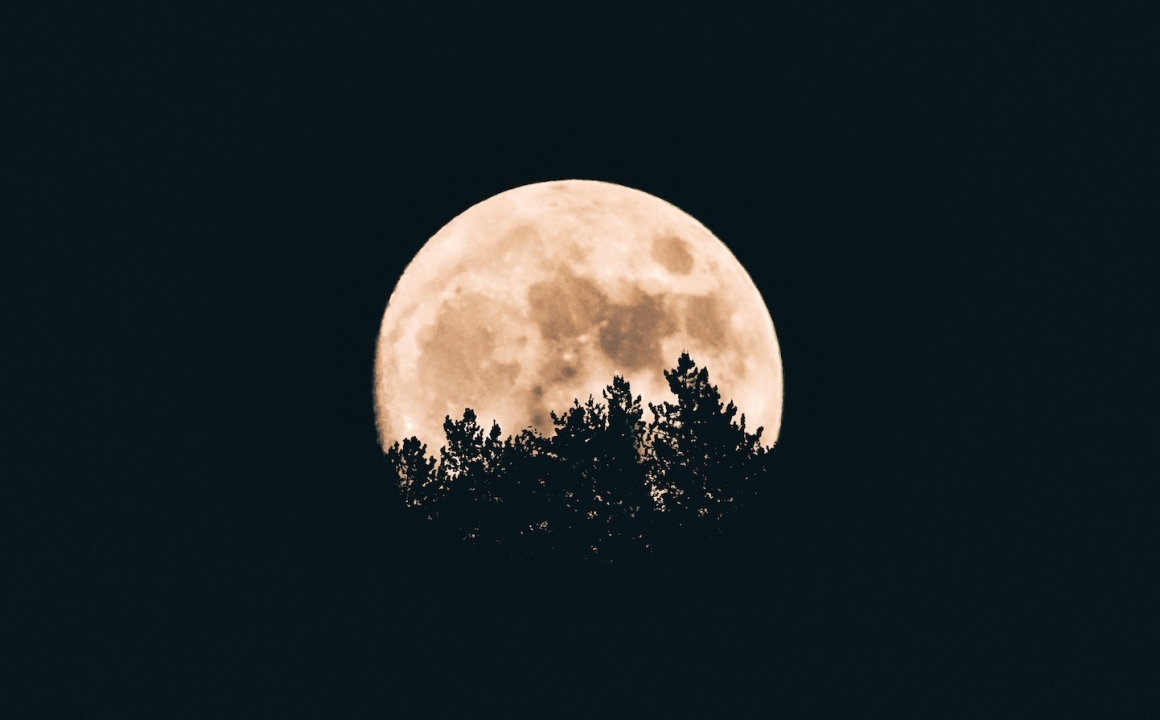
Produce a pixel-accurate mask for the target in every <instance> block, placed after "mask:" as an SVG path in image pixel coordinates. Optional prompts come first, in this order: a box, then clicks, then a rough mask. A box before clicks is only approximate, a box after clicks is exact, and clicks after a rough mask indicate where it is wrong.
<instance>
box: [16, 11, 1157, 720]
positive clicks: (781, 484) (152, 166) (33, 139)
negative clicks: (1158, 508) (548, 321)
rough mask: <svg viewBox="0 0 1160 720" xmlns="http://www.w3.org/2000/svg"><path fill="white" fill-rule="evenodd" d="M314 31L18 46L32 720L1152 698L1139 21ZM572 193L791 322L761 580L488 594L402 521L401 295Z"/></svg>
mask: <svg viewBox="0 0 1160 720" xmlns="http://www.w3.org/2000/svg"><path fill="white" fill-rule="evenodd" d="M282 5H283V6H281V7H271V8H267V9H261V10H258V9H247V10H242V9H237V8H234V9H231V10H227V11H224V12H220V11H211V10H208V9H203V8H201V7H190V8H187V9H185V10H182V11H174V10H170V9H164V10H163V9H154V10H152V11H146V12H142V13H137V12H132V13H131V12H127V11H118V10H115V9H112V8H105V9H95V8H87V9H82V8H71V9H69V10H68V11H67V12H66V11H64V10H60V11H59V12H55V11H44V12H43V13H42V14H40V15H37V16H36V17H33V16H31V15H25V16H22V17H21V16H18V17H16V18H15V22H14V25H15V27H17V28H18V30H19V34H20V40H19V42H17V43H15V44H8V45H7V47H6V48H5V49H4V50H2V51H0V53H3V55H2V57H3V58H4V60H3V62H4V65H5V66H6V67H8V68H14V69H15V70H16V72H14V73H11V78H10V80H8V81H5V82H6V87H8V88H9V91H10V92H8V97H9V100H8V101H7V102H6V104H7V105H8V107H6V108H5V111H4V117H5V118H6V119H5V125H6V126H7V130H6V131H5V133H4V134H5V135H6V138H5V139H4V140H3V148H4V155H5V157H6V158H7V159H8V160H7V161H6V163H5V164H6V165H7V166H8V168H10V169H9V170H6V171H5V173H4V177H3V182H4V186H5V188H6V189H5V195H6V204H7V205H8V206H9V207H10V209H13V210H14V212H12V213H6V214H7V216H8V217H9V218H11V220H10V221H7V220H6V221H5V223H4V224H5V226H6V228H5V230H4V234H5V235H6V236H8V238H9V239H13V238H14V239H15V242H14V243H12V248H11V249H10V250H5V254H6V255H7V254H8V253H9V252H10V251H11V250H14V255H13V256H12V258H11V260H6V261H5V262H4V267H3V269H2V270H0V273H2V277H3V283H4V286H5V289H4V292H5V295H6V296H7V297H10V299H9V300H6V301H5V302H6V306H7V307H8V308H9V310H7V311H6V313H5V314H6V316H7V317H6V322H5V324H6V325H9V326H10V327H9V329H7V330H6V334H7V335H8V336H9V337H10V338H14V339H13V340H11V341H10V342H9V343H6V345H7V346H8V348H9V349H8V350H7V352H8V354H9V355H10V359H14V360H15V361H16V363H17V367H18V368H19V370H18V372H16V373H14V374H12V375H11V377H13V378H15V379H16V381H15V382H14V383H12V386H11V387H10V388H8V389H6V391H5V392H6V394H8V395H9V396H10V398H11V402H10V403H8V404H9V406H10V407H11V408H15V409H16V411H15V412H12V413H6V415H7V417H6V418H5V428H4V431H5V437H6V440H5V445H6V446H7V447H8V448H11V449H12V451H11V452H10V453H9V451H8V450H6V454H10V455H11V456H12V457H14V458H16V459H17V461H18V462H17V465H18V468H19V470H18V472H15V473H12V474H11V475H10V476H9V478H10V479H8V480H6V481H5V483H6V484H7V485H8V486H9V493H10V495H11V496H12V498H11V502H10V503H8V507H9V508H15V516H14V517H13V519H12V521H11V522H9V523H7V527H8V528H9V529H10V530H11V532H12V533H13V536H12V538H11V541H10V542H9V544H8V548H10V549H11V552H9V553H8V555H9V557H10V558H11V560H12V562H13V565H12V567H13V573H14V574H13V575H11V576H10V577H14V578H17V581H16V583H15V584H16V586H17V590H16V591H15V592H16V594H17V596H18V599H20V600H21V601H22V603H23V604H22V608H24V609H25V610H27V616H26V617H27V618H28V619H27V622H24V621H23V619H22V620H21V626H22V627H24V628H26V629H28V631H29V633H28V636H27V637H28V639H27V641H26V640H25V636H24V635H23V634H21V635H19V636H18V642H16V643H15V645H13V644H11V643H8V646H9V648H12V647H16V648H18V652H17V653H16V654H15V655H14V658H15V666H16V667H18V668H19V671H20V674H19V677H20V678H21V680H20V687H22V688H23V689H25V690H27V697H28V698H29V699H30V701H32V702H34V703H35V707H36V708H38V709H37V711H36V712H33V713H30V714H27V715H20V716H23V717H60V716H62V708H64V707H70V708H71V707H72V706H73V705H74V704H75V705H76V706H79V707H81V708H89V709H94V712H93V714H94V715H95V714H97V713H96V712H95V709H100V708H105V707H108V708H117V709H118V711H119V712H120V713H121V714H123V715H136V714H141V715H150V716H154V717H159V716H171V715H180V714H181V713H183V712H187V711H188V712H190V713H191V714H194V715H198V716H201V717H205V716H207V715H221V714H222V713H224V714H226V715H229V714H232V713H234V712H239V713H241V714H245V715H247V716H251V717H259V716H263V714H264V712H265V711H266V710H267V709H271V710H270V713H269V714H271V715H277V716H279V717H283V716H286V715H287V714H293V713H295V712H305V713H306V714H307V715H309V716H313V717H319V716H363V715H371V714H373V715H376V716H383V715H385V716H388V717H391V716H421V715H428V714H430V715H441V714H444V713H446V714H450V715H458V716H463V715H464V713H466V712H469V711H473V712H474V713H476V714H483V715H496V714H498V712H497V711H495V710H489V708H515V707H519V706H524V707H527V708H528V709H529V710H530V711H537V712H538V714H541V715H546V716H552V717H555V716H568V715H570V714H573V713H574V714H575V715H576V716H588V717H591V716H594V715H598V714H608V713H612V712H618V710H616V709H618V708H628V709H630V710H632V709H635V710H636V711H637V712H641V711H642V710H641V709H646V708H652V709H653V711H656V710H660V711H663V712H665V713H666V714H673V713H675V714H678V715H679V714H682V713H686V712H688V713H691V714H693V715H698V716H700V715H705V714H712V715H720V716H732V715H744V714H747V713H749V712H750V711H752V714H753V715H754V716H762V717H767V716H787V717H828V716H842V717H855V716H864V715H880V714H884V713H887V714H894V713H897V714H900V715H912V714H913V715H917V716H925V717H930V716H932V715H933V716H942V715H944V714H945V713H943V712H942V711H943V710H945V709H950V710H951V711H952V712H955V711H956V710H957V711H958V712H963V713H964V714H971V715H974V716H998V715H996V713H999V714H1002V712H1006V713H1008V714H1010V715H1021V714H1024V713H1026V712H1030V710H1031V709H1033V708H1036V707H1042V706H1043V704H1044V703H1046V702H1049V701H1050V702H1055V701H1058V700H1060V699H1061V698H1062V699H1064V700H1066V701H1067V702H1069V703H1070V704H1071V706H1072V707H1073V708H1081V709H1082V708H1087V709H1089V710H1091V711H1092V712H1095V711H1096V709H1097V708H1104V707H1106V706H1105V703H1107V702H1112V701H1115V699H1116V698H1119V699H1120V700H1119V701H1123V699H1124V698H1127V697H1131V695H1132V693H1133V692H1134V690H1135V689H1137V688H1138V687H1141V686H1142V682H1143V681H1142V679H1143V678H1144V677H1146V674H1145V672H1146V670H1147V667H1148V666H1147V665H1146V664H1141V663H1140V662H1137V660H1136V658H1137V655H1136V654H1135V651H1136V649H1137V646H1136V645H1134V644H1133V642H1132V641H1131V640H1130V639H1129V638H1131V637H1134V636H1136V633H1135V632H1134V628H1135V627H1136V625H1135V624H1134V623H1135V620H1134V618H1136V617H1137V616H1136V615H1135V614H1134V613H1135V608H1136V606H1135V605H1133V604H1132V603H1136V602H1140V598H1141V597H1142V595H1141V592H1142V591H1141V590H1139V589H1138V588H1141V587H1143V584H1142V581H1137V580H1130V579H1126V578H1130V577H1138V575H1132V574H1131V573H1129V572H1128V568H1129V565H1130V560H1129V559H1128V556H1126V555H1125V554H1124V553H1121V552H1113V550H1112V548H1113V547H1118V545H1117V543H1121V542H1123V543H1125V545H1126V546H1127V545H1135V544H1136V543H1137V541H1138V540H1140V539H1142V532H1143V531H1142V528H1143V527H1144V522H1143V520H1144V517H1145V516H1144V510H1143V508H1144V505H1143V504H1141V503H1137V502H1135V501H1134V499H1135V497H1136V496H1135V495H1133V493H1134V492H1135V491H1136V489H1137V486H1136V485H1134V484H1133V482H1134V481H1129V480H1128V479H1127V478H1134V477H1135V476H1136V475H1135V474H1138V473H1139V469H1138V468H1137V467H1136V466H1134V465H1132V464H1131V463H1130V462H1128V461H1126V460H1118V461H1112V460H1107V459H1106V457H1107V455H1104V454H1101V455H1100V456H1099V458H1100V459H1098V460H1097V459H1094V458H1095V457H1096V456H1095V455H1094V454H1093V453H1092V448H1093V447H1095V446H1107V447H1110V448H1111V451H1110V454H1111V455H1113V456H1115V455H1116V449H1117V448H1119V449H1128V448H1132V447H1135V446H1137V445H1138V444H1140V443H1144V442H1145V440H1146V437H1148V436H1147V435H1146V431H1147V429H1148V428H1149V427H1151V428H1154V422H1153V423H1152V424H1151V425H1149V424H1148V422H1147V421H1146V420H1145V418H1146V414H1145V406H1144V404H1143V402H1142V401H1141V400H1139V399H1138V398H1140V397H1142V395H1143V394H1144V392H1145V391H1146V390H1148V389H1149V388H1151V389H1154V385H1155V381H1154V379H1153V380H1146V379H1145V378H1146V377H1151V375H1145V374H1144V373H1143V372H1137V370H1136V369H1135V367H1134V366H1133V365H1132V364H1131V362H1130V360H1128V358H1129V357H1131V356H1132V354H1133V353H1135V352H1137V351H1139V350H1142V349H1145V348H1146V347H1151V346H1149V345H1148V343H1149V342H1153V341H1150V340H1148V339H1147V337H1146V335H1147V333H1146V332H1145V333H1136V334H1135V335H1134V336H1132V337H1133V338H1135V339H1124V338H1123V337H1122V336H1121V335H1120V334H1119V333H1118V332H1117V331H1116V330H1115V329H1113V324H1114V323H1115V322H1119V321H1122V320H1124V319H1125V318H1127V319H1128V320H1129V323H1131V322H1139V323H1140V327H1141V328H1143V327H1145V326H1148V327H1150V325H1147V323H1145V322H1144V321H1145V315H1144V314H1143V310H1142V309H1141V308H1142V307H1143V305H1142V298H1143V293H1144V292H1145V290H1146V288H1147V287H1148V284H1147V283H1146V282H1145V280H1144V274H1143V273H1144V268H1145V267H1146V264H1145V263H1143V262H1142V253H1141V250H1142V248H1144V247H1145V245H1144V239H1145V238H1147V237H1148V236H1149V233H1148V232H1145V230H1146V226H1145V225H1144V223H1142V222H1141V221H1139V220H1138V219H1137V217H1138V215H1137V212H1138V210H1139V209H1140V208H1142V207H1143V208H1146V207H1148V203H1151V207H1153V211H1152V212H1151V216H1152V217H1153V218H1154V214H1155V213H1154V207H1155V199H1156V191H1157V187H1158V184H1157V181H1156V174H1155V172H1156V170H1155V168H1156V167H1157V165H1156V164H1155V162H1153V161H1152V160H1153V159H1154V154H1153V151H1154V149H1155V140H1154V139H1150V140H1143V139H1142V138H1144V137H1145V136H1144V134H1143V131H1145V130H1151V129H1154V127H1155V124H1154V123H1153V122H1152V121H1151V119H1150V118H1149V117H1148V116H1147V115H1146V114H1145V108H1146V106H1147V103H1146V94H1145V93H1143V92H1141V91H1140V87H1141V86H1140V83H1139V80H1140V77H1141V75H1140V73H1141V72H1142V70H1141V67H1142V65H1141V62H1140V61H1141V54H1140V52H1139V49H1140V48H1141V47H1142V39H1143V38H1144V34H1143V33H1144V31H1143V29H1142V28H1143V24H1142V23H1141V22H1139V19H1138V18H1134V17H1132V14H1131V12H1130V11H1124V12H1123V13H1122V14H1121V15H1120V16H1117V17H1110V16H1108V15H1106V14H1103V11H1102V10H1100V9H1098V8H1092V9H1090V10H1088V11H1075V10H1071V9H1065V8H1062V7H1061V8H1053V9H1052V11H1051V12H1050V13H1030V12H1028V13H1019V12H1013V11H1012V10H1011V8H1003V9H1001V10H995V11H990V10H986V11H984V10H982V9H979V8H977V7H972V8H971V9H964V10H961V11H960V10H948V9H945V8H943V9H938V10H934V9H932V8H931V7H924V8H920V9H895V10H884V9H882V8H880V7H878V6H877V5H878V4H872V3H855V2H845V3H826V4H814V3H811V4H809V6H808V9H784V10H776V9H775V10H770V9H766V10H762V11H760V12H755V11H752V10H751V11H744V12H743V11H736V10H724V9H711V8H709V7H708V6H706V5H705V4H699V5H691V4H690V5H682V4H667V5H663V6H661V5H658V6H657V7H655V8H653V9H651V10H649V11H642V10H628V9H625V8H624V7H622V6H618V5H615V4H608V5H607V6H602V5H599V4H580V5H571V6H569V7H568V8H567V9H562V8H554V7H550V6H549V5H545V4H542V3H524V4H512V5H510V6H508V7H507V8H506V9H502V10H500V9H496V8H491V7H484V6H481V7H478V8H476V9H473V10H469V11H464V10H463V9H462V8H459V7H453V6H451V5H444V6H429V7H428V9H426V10H424V11H422V13H412V14H408V13H402V14H400V13H398V12H397V11H395V10H393V9H390V6H391V4H389V3H383V4H379V6H378V7H371V6H368V7H365V8H361V9H357V10H349V9H336V8H332V7H330V6H329V4H322V3H315V4H308V3H284V4H282ZM1153 136H1154V133H1153ZM561 178H585V179H597V180H607V181H611V182H617V183H621V184H625V185H629V186H632V187H636V188H639V189H641V190H645V191H647V192H649V193H652V194H654V195H657V196H659V197H661V198H664V199H666V200H668V201H670V202H672V203H674V204H675V205H677V206H678V207H680V208H682V209H683V210H685V211H686V212H689V213H690V214H692V215H693V216H694V217H696V218H698V219H699V220H700V221H701V222H703V223H704V224H706V225H707V226H708V227H709V228H710V229H712V230H713V231H714V232H715V234H716V235H717V236H718V237H720V238H722V239H723V240H724V241H725V242H726V243H727V244H728V245H729V246H730V247H731V249H732V250H733V252H734V253H735V254H736V255H737V257H738V258H739V259H740V261H741V262H742V264H743V265H744V266H745V267H746V268H747V269H748V270H749V272H750V274H751V276H752V277H753V279H754V281H755V282H756V283H757V285H758V287H759V288H760V290H761V291H762V293H763V295H764V296H765V298H766V301H767V303H768V305H769V306H770V308H771V312H772V315H773V319H774V323H775V325H776V328H777V333H778V337H779V340H780V342H781V346H782V352H783V357H784V363H785V382H786V406H785V407H786V410H785V416H784V419H783V425H782V431H781V438H780V445H779V448H778V455H777V458H776V460H777V462H776V463H775V475H774V477H773V479H772V482H773V483H774V484H775V485H776V490H773V491H771V493H770V494H769V495H768V502H769V506H768V508H767V509H766V511H767V512H768V522H767V523H766V524H764V525H762V526H757V525H755V526H753V527H749V528H748V529H747V530H746V531H745V532H747V533H749V535H747V537H748V538H749V539H748V540H747V541H746V542H744V543H739V544H738V545H737V546H736V547H734V548H733V550H732V551H731V553H730V555H729V557H727V558H714V559H711V560H710V561H707V562H703V563H702V564H691V565H689V566H688V567H684V568H675V567H665V568H653V569H650V570H647V571H642V572H641V573H636V574H634V573H629V572H627V571H619V572H617V573H613V572H612V571H611V570H608V569H592V568H588V569H582V570H578V569H575V568H564V567H538V568H534V569H532V568H514V569H513V568H498V567H482V566H473V565H470V564H468V565H464V564H462V563H460V564H457V561H455V560H453V559H451V558H448V557H447V556H446V555H445V554H443V553H441V552H435V551H433V550H431V549H430V547H428V546H427V545H425V544H424V541H423V538H422V536H421V535H418V534H416V532H415V531H414V529H413V528H411V527H410V526H409V525H406V524H405V521H404V519H403V518H401V516H400V514H399V512H398V508H397V507H396V506H395V505H394V500H395V496H394V495H392V493H391V491H390V488H389V487H388V486H387V485H386V479H387V476H386V472H385V467H384V466H383V464H382V459H381V452H380V450H379V448H378V446H377V444H376V442H375V432H374V424H373V408H372V402H371V372H372V357H373V351H374V343H375V336H376V333H377V329H378V323H379V320H380V319H381V315H382V312H383V309H384V307H385V304H386V301H387V299H388V297H389V294H390V291H391V289H392V287H393V285H394V282H395V280H396V279H397V278H398V276H399V274H400V273H401V272H402V269H403V267H404V266H405V264H406V262H407V261H408V260H409V259H410V257H411V256H412V255H413V254H414V252H415V251H416V250H418V248H419V247H420V246H421V245H422V243H423V242H424V241H425V240H426V239H427V238H428V237H430V236H431V235H432V234H433V233H434V232H435V231H436V230H438V228H439V227H440V226H442V225H443V224H444V223H445V222H446V221H448V220H449V219H450V218H452V217H453V216H455V215H456V214H458V213H459V212H461V211H462V210H464V209H465V208H467V207H468V206H469V205H471V204H473V203H476V202H478V201H481V200H483V199H485V198H487V197H490V196H491V195H494V194H495V193H497V192H500V191H503V190H506V189H509V188H512V187H515V186H518V185H522V184H525V183H530V182H538V181H544V180H552V179H561ZM1152 236H1154V233H1152ZM5 244H8V243H7V242H6V243H5ZM1113 276H1114V277H1115V281H1114V282H1111V283H1106V282H1105V280H1107V279H1108V278H1111V277H1113ZM1142 336H1144V337H1143V339H1140V338H1141V337H1142ZM1129 376H1130V377H1133V378H1136V381H1135V384H1134V385H1133V386H1132V387H1128V386H1126V385H1123V384H1122V383H1121V382H1120V380H1121V379H1122V378H1124V377H1129ZM1109 408H1113V409H1109ZM1121 420H1124V421H1126V422H1123V423H1120V424H1117V425H1116V428H1115V430H1113V429H1112V424H1113V423H1114V422H1118V421H1121ZM1122 457H1126V455H1123V456H1122ZM1134 473H1135V474H1134ZM1153 498H1154V493H1153ZM739 548H740V549H739ZM1114 583H1121V584H1122V585H1116V587H1117V588H1119V589H1118V590H1117V591H1116V592H1114V593H1113V592H1112V591H1110V590H1108V588H1109V587H1110V586H1111V584H1114ZM1134 583H1136V584H1134ZM1124 603H1127V604H1126V605H1125V604H1124ZM22 617H23V616H22ZM1153 669H1155V668H1154V666H1153ZM1084 703H1087V705H1084ZM243 709H244V710H243ZM718 711H719V712H718ZM1000 711H1002V712H1000ZM2 714H5V715H6V716H10V717H17V715H12V714H9V713H2ZM70 714H71V713H70ZM504 714H505V715H506V714H507V713H506V712H505V713H504ZM658 714H659V713H658Z"/></svg>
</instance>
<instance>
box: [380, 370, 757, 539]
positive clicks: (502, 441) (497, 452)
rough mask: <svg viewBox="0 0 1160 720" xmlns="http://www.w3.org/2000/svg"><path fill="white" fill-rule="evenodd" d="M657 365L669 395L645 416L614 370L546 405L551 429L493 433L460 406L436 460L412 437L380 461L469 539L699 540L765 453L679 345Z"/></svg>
mask: <svg viewBox="0 0 1160 720" xmlns="http://www.w3.org/2000/svg"><path fill="white" fill-rule="evenodd" d="M664 374H665V379H666V380H667V381H668V385H669V389H670V390H671V391H672V393H673V395H674V396H675V400H676V402H664V403H660V404H659V405H653V404H651V403H650V404H649V405H648V407H649V410H650V411H651V414H652V420H651V421H649V422H645V420H644V419H643V416H644V408H643V407H642V406H641V398H640V396H639V395H637V396H633V394H632V391H631V388H630V387H629V383H628V381H626V380H625V379H624V378H621V377H619V376H617V377H615V378H613V380H612V384H611V385H609V386H607V387H606V388H605V389H604V391H603V393H602V396H603V402H601V401H597V400H595V399H593V398H592V397H589V398H588V400H587V401H586V402H584V403H581V402H580V401H578V400H577V401H574V402H573V404H572V406H571V407H569V408H567V409H566V410H565V411H564V412H562V413H560V414H557V413H555V412H553V413H552V414H551V417H552V425H553V427H552V432H551V433H549V434H545V435H541V434H539V433H537V432H535V431H534V430H532V429H530V428H528V429H525V430H524V431H522V432H521V433H519V434H517V435H514V436H512V435H509V436H508V437H506V438H504V437H503V433H502V431H501V429H500V427H499V426H498V425H497V424H492V426H491V428H490V429H487V430H485V428H484V427H483V426H482V425H480V424H479V422H478V419H477V417H476V415H475V412H474V411H473V410H471V409H470V408H469V409H466V410H465V411H464V413H463V417H462V419H459V420H452V419H451V418H450V417H448V418H447V419H446V420H445V422H444V424H443V429H444V432H445V434H446V442H445V444H444V446H443V447H442V448H440V450H439V454H438V457H437V458H436V457H434V456H431V455H428V454H427V448H426V446H424V445H422V444H421V443H420V442H419V440H418V439H416V438H414V437H412V438H408V439H406V440H404V441H403V442H401V443H395V444H394V446H392V447H391V448H390V449H389V450H388V451H387V454H386V458H387V462H388V465H389V466H390V468H391V470H392V471H393V473H394V476H395V480H396V481H397V483H398V487H399V489H400V490H401V492H402V495H403V498H404V500H405V502H406V504H407V505H408V506H409V507H411V508H413V509H414V510H415V511H416V512H420V513H423V514H424V515H425V517H426V518H427V519H429V520H430V521H431V522H433V523H436V524H438V525H440V526H443V527H444V528H446V529H447V531H448V532H450V533H453V534H454V536H455V537H457V538H461V539H462V540H464V541H466V542H468V543H470V544H472V545H474V546H477V547H485V548H490V549H495V550H499V551H501V552H506V553H511V554H514V555H537V554H571V555H583V556H589V557H595V558H598V559H601V558H603V559H614V558H619V557H630V556H639V555H642V554H649V553H653V552H656V551H658V550H661V551H663V550H665V549H666V548H667V547H670V546H673V545H675V544H678V543H681V542H699V541H701V540H703V539H705V538H706V537H708V536H711V535H713V534H715V533H716V532H717V531H718V530H719V529H720V527H721V524H722V521H723V520H725V519H726V518H727V517H728V516H729V515H730V514H731V513H733V512H735V511H737V510H738V508H740V507H741V506H743V505H744V504H745V503H746V502H747V501H748V500H749V498H750V497H751V495H752V494H753V492H754V491H755V489H756V486H757V485H758V484H759V477H760V476H761V475H763V474H764V472H765V470H766V465H767V462H768V458H769V455H768V451H767V449H766V448H765V447H764V446H763V445H762V444H761V428H758V429H757V431H756V432H749V431H748V430H747V429H746V427H745V418H744V416H740V417H739V416H738V409H737V407H736V406H735V405H734V404H733V403H732V402H730V403H728V404H723V403H722V402H721V396H720V393H719V392H718V390H717V388H716V386H714V385H712V384H711V383H710V382H709V374H708V371H707V370H706V369H704V368H698V367H697V366H696V364H695V363H694V362H693V360H692V359H691V358H690V357H689V355H688V354H687V353H685V354H682V355H681V357H680V358H679V360H678V361H677V366H676V368H675V369H673V370H666V371H665V373H664Z"/></svg>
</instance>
